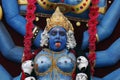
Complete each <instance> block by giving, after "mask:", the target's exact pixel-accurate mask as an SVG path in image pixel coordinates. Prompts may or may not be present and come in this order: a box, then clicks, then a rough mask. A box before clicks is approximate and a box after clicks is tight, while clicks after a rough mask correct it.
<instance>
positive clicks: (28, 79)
mask: <svg viewBox="0 0 120 80" xmlns="http://www.w3.org/2000/svg"><path fill="white" fill-rule="evenodd" d="M25 80H36V79H35V78H34V77H32V76H30V77H27V78H25Z"/></svg>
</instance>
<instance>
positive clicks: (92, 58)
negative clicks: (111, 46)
mask: <svg viewBox="0 0 120 80" xmlns="http://www.w3.org/2000/svg"><path fill="white" fill-rule="evenodd" d="M88 58H89V61H90V62H92V63H93V61H94V60H95V59H96V54H95V52H90V53H89V55H88Z"/></svg>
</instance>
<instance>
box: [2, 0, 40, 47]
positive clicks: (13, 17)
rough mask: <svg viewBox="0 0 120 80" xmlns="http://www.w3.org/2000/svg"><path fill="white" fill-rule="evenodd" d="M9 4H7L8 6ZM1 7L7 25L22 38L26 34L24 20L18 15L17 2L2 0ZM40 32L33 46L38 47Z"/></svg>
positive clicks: (14, 0)
mask: <svg viewBox="0 0 120 80" xmlns="http://www.w3.org/2000/svg"><path fill="white" fill-rule="evenodd" d="M8 2H9V4H8ZM2 7H3V10H4V15H5V19H6V21H7V23H8V24H9V25H10V26H11V27H12V28H13V29H15V30H16V31H17V32H19V33H20V34H22V35H23V36H24V35H25V33H26V29H25V26H26V19H25V18H24V17H23V16H21V15H20V10H19V6H18V2H17V0H2ZM41 33H42V30H40V31H39V33H38V35H37V38H36V39H35V40H34V44H35V45H36V46H37V47H39V46H40V39H41V38H40V35H41Z"/></svg>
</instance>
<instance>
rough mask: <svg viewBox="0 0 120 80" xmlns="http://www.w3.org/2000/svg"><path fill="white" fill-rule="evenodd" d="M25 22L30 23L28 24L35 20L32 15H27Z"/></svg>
mask: <svg viewBox="0 0 120 80" xmlns="http://www.w3.org/2000/svg"><path fill="white" fill-rule="evenodd" d="M26 20H27V21H30V22H32V21H34V20H35V15H34V14H32V13H27V15H26Z"/></svg>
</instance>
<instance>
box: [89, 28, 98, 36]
mask: <svg viewBox="0 0 120 80" xmlns="http://www.w3.org/2000/svg"><path fill="white" fill-rule="evenodd" d="M88 32H89V34H90V35H95V34H96V33H97V31H96V27H94V28H92V27H91V28H89V29H88Z"/></svg>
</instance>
